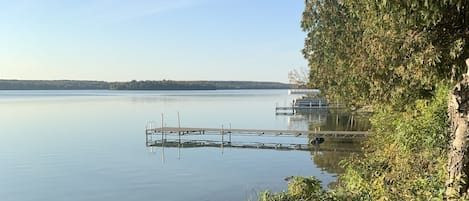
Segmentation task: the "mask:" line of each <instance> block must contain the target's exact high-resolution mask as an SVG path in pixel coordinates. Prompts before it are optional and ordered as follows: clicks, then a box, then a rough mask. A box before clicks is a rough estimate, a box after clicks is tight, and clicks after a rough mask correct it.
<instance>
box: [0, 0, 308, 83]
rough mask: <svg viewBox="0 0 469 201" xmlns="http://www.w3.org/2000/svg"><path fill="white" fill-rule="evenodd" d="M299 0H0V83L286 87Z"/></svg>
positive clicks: (299, 59) (300, 61) (295, 54)
mask: <svg viewBox="0 0 469 201" xmlns="http://www.w3.org/2000/svg"><path fill="white" fill-rule="evenodd" d="M303 9H304V1H303V0H0V79H30V80H57V79H73V80H104V81H128V80H162V79H167V80H253V81H277V82H287V81H288V72H289V71H291V70H293V69H300V68H306V66H307V62H306V61H305V59H304V58H303V56H302V54H301V49H302V47H303V44H304V38H305V33H303V32H302V31H301V28H300V20H301V13H302V11H303Z"/></svg>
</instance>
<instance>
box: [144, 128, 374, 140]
mask: <svg viewBox="0 0 469 201" xmlns="http://www.w3.org/2000/svg"><path fill="white" fill-rule="evenodd" d="M145 133H146V134H147V135H152V134H174V135H176V136H177V135H222V136H223V135H228V136H231V135H251V136H256V135H257V136H274V137H315V138H366V137H368V135H369V133H368V131H317V130H316V131H303V130H268V129H231V128H230V129H224V128H190V127H187V128H182V127H181V128H180V127H159V128H147V129H146V130H145Z"/></svg>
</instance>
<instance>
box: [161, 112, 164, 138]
mask: <svg viewBox="0 0 469 201" xmlns="http://www.w3.org/2000/svg"><path fill="white" fill-rule="evenodd" d="M161 143H163V144H164V115H163V113H161Z"/></svg>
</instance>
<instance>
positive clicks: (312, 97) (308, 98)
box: [288, 89, 329, 108]
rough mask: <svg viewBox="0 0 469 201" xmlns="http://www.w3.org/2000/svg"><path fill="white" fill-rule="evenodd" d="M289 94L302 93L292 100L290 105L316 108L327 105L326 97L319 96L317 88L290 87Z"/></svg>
mask: <svg viewBox="0 0 469 201" xmlns="http://www.w3.org/2000/svg"><path fill="white" fill-rule="evenodd" d="M288 93H289V94H302V95H303V96H302V97H300V98H296V99H294V100H293V104H292V106H293V107H295V108H317V107H326V106H328V105H329V103H328V101H327V99H326V98H323V97H319V95H320V94H321V91H320V90H319V89H292V90H289V91H288Z"/></svg>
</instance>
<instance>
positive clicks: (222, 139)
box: [221, 124, 225, 146]
mask: <svg viewBox="0 0 469 201" xmlns="http://www.w3.org/2000/svg"><path fill="white" fill-rule="evenodd" d="M224 134H225V131H224V130H223V124H222V125H221V144H222V146H223V144H224V143H225V140H224Z"/></svg>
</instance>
